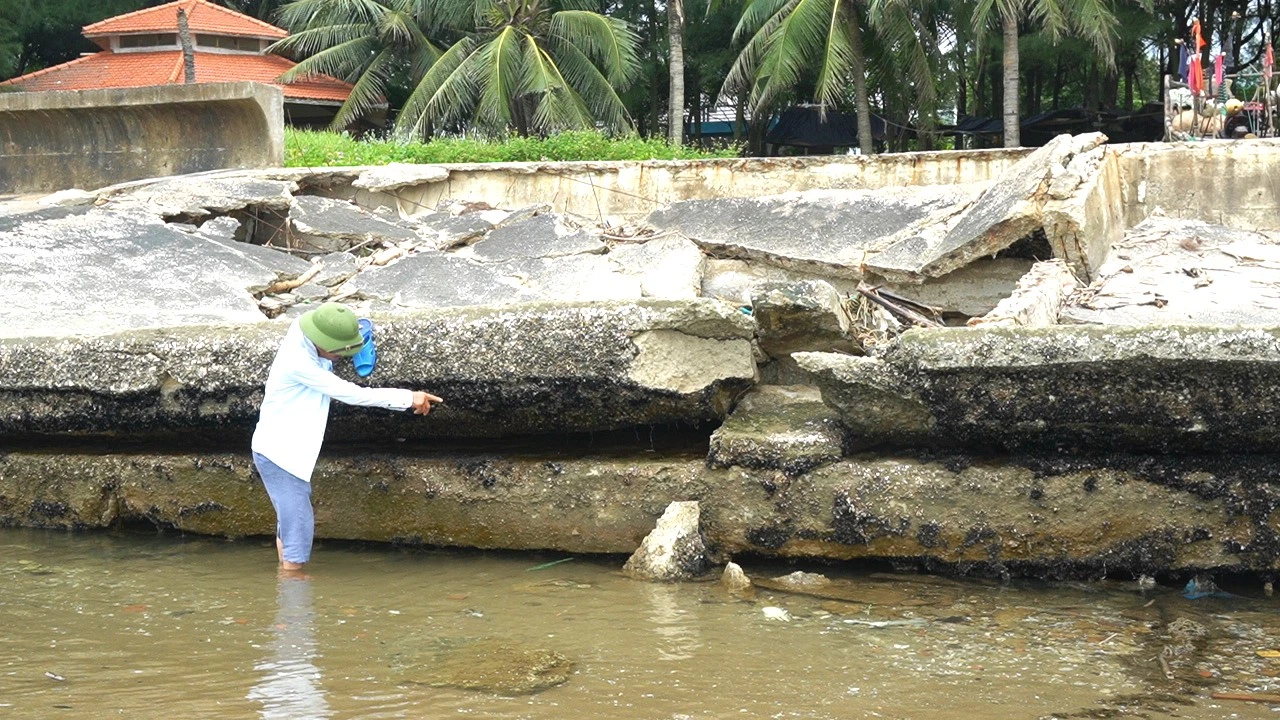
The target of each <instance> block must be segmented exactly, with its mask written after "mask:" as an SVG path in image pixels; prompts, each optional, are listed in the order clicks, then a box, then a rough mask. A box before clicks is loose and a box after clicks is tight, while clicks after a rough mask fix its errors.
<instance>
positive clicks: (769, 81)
mask: <svg viewBox="0 0 1280 720" xmlns="http://www.w3.org/2000/svg"><path fill="white" fill-rule="evenodd" d="M849 1H850V0H800V1H799V2H797V3H796V6H795V8H794V9H793V10H792V11H791V12H790V13H789V14H788V15H787V17H786V19H785V20H783V21H782V24H781V25H779V26H778V29H777V31H775V33H774V34H773V37H772V38H771V39H770V41H769V46H768V49H766V50H765V54H764V58H763V59H762V62H761V63H760V71H759V73H758V75H757V77H758V78H759V80H758V81H757V83H756V86H755V87H754V88H753V90H752V92H751V98H750V100H749V103H750V105H751V107H752V108H753V109H758V108H763V107H768V106H770V105H771V104H772V103H773V101H774V100H775V99H776V98H777V97H778V96H779V95H780V94H781V93H783V92H785V91H787V90H790V89H792V88H794V87H795V86H796V84H797V82H798V81H799V79H800V76H801V73H802V72H804V70H805V69H806V68H807V67H809V66H810V65H811V63H812V61H813V60H814V54H815V51H816V49H817V48H819V47H822V46H823V42H822V35H823V33H824V32H825V31H826V29H827V23H828V22H829V18H830V17H831V15H832V13H834V12H836V8H835V7H833V6H834V5H836V4H838V3H840V2H849Z"/></svg>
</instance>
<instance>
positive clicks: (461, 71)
mask: <svg viewBox="0 0 1280 720" xmlns="http://www.w3.org/2000/svg"><path fill="white" fill-rule="evenodd" d="M475 50H476V41H475V40H474V39H472V38H470V37H465V38H463V39H461V40H459V41H458V42H456V43H454V44H453V46H452V47H450V48H449V49H448V50H446V51H445V52H444V54H443V55H441V56H440V59H439V60H437V61H436V62H435V64H434V65H432V66H431V69H430V70H428V71H427V72H426V73H425V74H424V75H423V76H422V79H421V80H420V81H419V82H418V84H417V85H416V86H414V88H413V92H411V93H410V94H409V99H408V100H406V101H405V104H404V107H403V108H401V109H400V115H399V117H397V118H396V125H395V132H396V134H397V135H399V136H401V137H416V136H418V135H421V133H422V129H423V127H424V126H425V125H426V124H427V123H428V122H431V123H435V124H437V125H439V124H446V123H448V122H450V121H452V120H454V119H456V118H458V117H462V116H463V115H465V114H466V113H468V112H470V110H471V108H472V107H473V105H474V103H475V95H476V92H475V80H474V77H473V74H472V68H471V66H472V65H473V64H474V62H475V61H474V60H473V58H475V57H476V52H475Z"/></svg>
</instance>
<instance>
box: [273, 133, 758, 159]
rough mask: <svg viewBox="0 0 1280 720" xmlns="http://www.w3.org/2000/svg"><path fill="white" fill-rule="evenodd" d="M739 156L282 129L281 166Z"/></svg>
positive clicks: (646, 144) (628, 142)
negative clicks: (404, 139) (384, 137)
mask: <svg viewBox="0 0 1280 720" xmlns="http://www.w3.org/2000/svg"><path fill="white" fill-rule="evenodd" d="M717 157H720V158H727V157H738V150H737V148H734V147H723V148H717V149H714V150H705V149H702V148H694V147H687V146H685V147H673V146H671V145H668V144H667V143H666V142H665V141H663V140H645V139H643V138H639V137H624V138H609V137H605V136H604V135H601V134H600V133H596V132H565V133H560V134H558V135H552V136H550V137H546V138H533V137H529V138H522V137H513V138H509V139H506V140H474V139H470V138H441V139H438V140H432V141H431V142H426V143H424V142H407V143H406V142H399V141H396V140H376V139H372V140H357V139H355V138H353V137H351V136H350V135H347V134H346V133H335V132H327V131H317V130H298V129H294V128H285V131H284V164H285V166H286V167H327V166H340V165H386V164H387V163H393V162H398V163H421V164H435V163H489V162H533V161H542V160H553V161H554V160H679V159H696V158H717Z"/></svg>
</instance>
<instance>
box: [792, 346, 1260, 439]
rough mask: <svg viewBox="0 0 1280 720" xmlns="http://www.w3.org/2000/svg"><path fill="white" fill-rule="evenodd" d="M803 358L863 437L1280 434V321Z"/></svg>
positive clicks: (852, 430) (855, 433)
mask: <svg viewBox="0 0 1280 720" xmlns="http://www.w3.org/2000/svg"><path fill="white" fill-rule="evenodd" d="M794 357H796V359H797V362H798V363H799V364H800V366H801V367H802V368H804V369H806V370H808V371H809V372H811V373H813V375H814V376H815V377H816V378H817V382H818V385H819V386H820V387H821V389H822V394H823V399H824V400H825V401H826V402H827V403H828V404H829V405H832V406H833V407H835V408H837V409H838V410H839V411H840V413H841V418H842V419H843V420H844V422H845V425H846V426H848V427H849V428H850V434H851V442H853V443H855V444H856V445H861V444H888V445H897V446H905V447H931V448H966V449H968V450H970V451H973V450H975V449H977V448H997V449H1000V450H1002V451H1006V450H1011V451H1024V450H1025V451H1044V450H1052V451H1054V452H1061V451H1063V450H1067V449H1077V450H1081V451H1086V450H1087V451H1107V452H1116V451H1125V452H1139V451H1141V452H1182V453H1187V452H1226V451H1250V452H1263V451H1269V450H1270V449H1272V448H1274V446H1275V444H1276V443H1277V442H1280V429H1277V428H1280V411H1276V410H1274V409H1275V408H1280V331H1277V330H1275V329H1274V328H1272V327H1268V328H1250V327H1234V326H1233V327H1207V326H1201V327H1198V326H1167V327H1133V328H1124V327H1116V328H1104V327H1098V326H1070V325H1059V326H1054V327H1051V328H1020V327H992V328H982V327H979V328H966V329H959V328H944V329H934V330H923V331H922V330H911V331H908V332H906V333H904V334H903V335H902V336H901V337H899V338H898V341H897V342H896V344H895V345H893V346H891V347H890V348H888V349H887V350H886V351H885V353H884V355H883V356H882V357H879V358H858V357H848V356H842V355H837V354H833V353H797V354H796V355H795V356H794Z"/></svg>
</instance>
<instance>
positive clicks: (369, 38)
mask: <svg viewBox="0 0 1280 720" xmlns="http://www.w3.org/2000/svg"><path fill="white" fill-rule="evenodd" d="M595 5H596V2H594V1H593V0H295V1H294V2H292V3H290V4H289V5H286V6H285V7H284V8H282V11H281V18H282V21H283V22H284V23H285V25H286V26H287V27H289V28H290V29H294V30H296V31H297V34H296V35H294V36H291V37H290V38H287V39H285V40H282V41H280V42H279V43H277V44H276V46H275V47H276V48H277V49H278V50H280V51H290V50H293V51H301V52H302V53H303V54H309V53H308V52H307V51H311V52H313V53H314V54H309V57H307V58H306V59H304V60H302V61H301V62H300V63H299V65H298V66H297V67H295V68H293V69H292V70H291V71H290V73H288V74H287V75H286V76H284V79H286V80H287V79H290V78H294V77H301V76H305V75H306V74H307V73H310V72H325V73H328V74H332V75H337V76H338V77H343V78H347V79H350V80H352V81H353V82H354V83H355V86H356V89H355V91H353V92H352V98H350V99H348V101H347V103H346V104H345V105H344V106H343V110H344V111H345V110H347V107H348V106H351V108H352V110H353V112H354V111H355V110H356V109H360V110H362V111H365V112H367V110H368V109H369V108H370V107H371V105H370V100H371V99H372V98H376V97H377V96H378V95H377V93H382V94H384V95H385V93H386V90H387V88H388V84H389V82H390V80H391V79H392V78H393V77H394V76H395V75H396V74H397V73H399V74H401V75H403V76H404V77H405V78H406V80H407V82H406V84H407V86H408V87H409V88H410V92H409V94H408V99H407V100H406V101H405V103H404V106H403V107H402V108H401V110H400V113H399V116H398V118H397V120H396V125H395V129H396V132H397V133H398V134H401V135H403V136H414V137H421V136H423V135H427V134H429V133H430V132H431V131H432V130H434V129H439V128H465V129H469V130H472V131H476V132H482V133H488V134H501V133H505V132H510V131H515V132H517V133H519V134H521V135H528V134H530V133H545V132H555V131H558V130H568V129H582V128H593V127H598V126H600V127H603V128H605V129H607V130H610V131H623V130H627V129H630V127H631V118H630V116H629V115H628V114H627V110H626V108H625V107H624V106H623V104H622V101H621V99H620V98H619V97H618V92H619V90H621V89H625V88H626V87H627V85H628V84H630V82H631V81H632V80H633V79H634V77H635V74H636V71H637V70H638V68H639V64H638V61H637V57H636V45H637V42H636V37H635V35H634V34H633V33H632V32H631V31H630V29H629V28H628V27H627V26H626V24H625V23H623V22H621V21H618V20H614V19H611V18H608V17H605V16H604V15H601V14H600V13H597V12H593V11H591V10H590V9H588V8H589V7H593V6H595ZM349 121H350V116H349V115H347V114H344V113H343V112H340V113H339V116H338V117H337V118H335V119H334V125H335V126H340V125H342V124H343V123H344V122H349Z"/></svg>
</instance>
